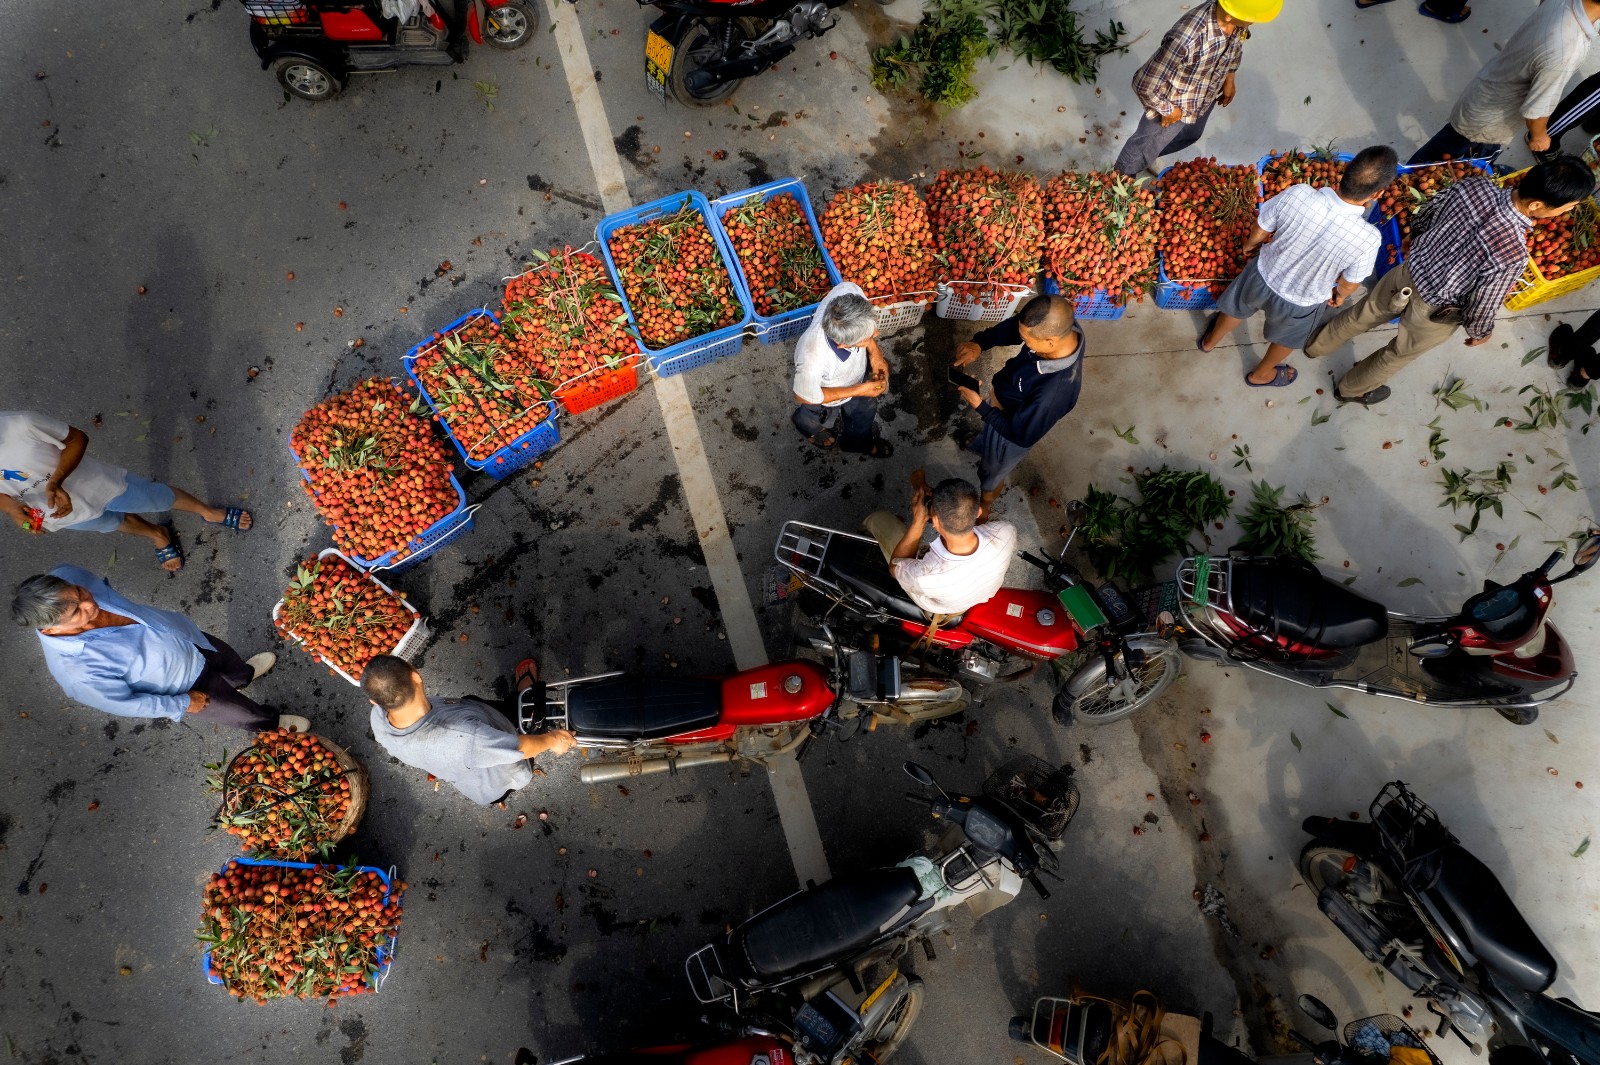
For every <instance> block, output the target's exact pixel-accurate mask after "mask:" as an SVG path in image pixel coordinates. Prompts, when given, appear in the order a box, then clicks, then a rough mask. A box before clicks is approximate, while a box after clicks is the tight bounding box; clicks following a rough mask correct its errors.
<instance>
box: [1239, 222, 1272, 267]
mask: <svg viewBox="0 0 1600 1065" xmlns="http://www.w3.org/2000/svg"><path fill="white" fill-rule="evenodd" d="M1271 239H1272V232H1271V231H1270V230H1266V229H1262V228H1261V224H1260V223H1259V222H1258V223H1256V224H1255V225H1253V226H1251V227H1250V235H1249V236H1248V237H1245V238H1244V249H1243V251H1244V254H1245V258H1249V257H1250V256H1252V255H1254V254H1255V253H1256V249H1258V248H1260V247H1261V245H1263V244H1265V243H1266V242H1267V241H1269V240H1271Z"/></svg>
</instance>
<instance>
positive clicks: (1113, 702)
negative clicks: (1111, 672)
mask: <svg viewBox="0 0 1600 1065" xmlns="http://www.w3.org/2000/svg"><path fill="white" fill-rule="evenodd" d="M1127 646H1128V647H1130V648H1134V649H1136V650H1139V651H1143V652H1144V656H1145V657H1144V663H1143V664H1142V665H1139V666H1136V667H1134V668H1133V669H1132V671H1131V673H1132V675H1131V677H1130V678H1129V679H1130V680H1131V681H1132V683H1133V689H1132V692H1131V693H1129V692H1127V691H1125V690H1124V688H1123V686H1122V685H1121V684H1117V685H1115V686H1113V685H1112V684H1110V683H1109V682H1108V680H1107V677H1106V667H1105V660H1104V659H1103V658H1101V657H1100V656H1099V655H1098V654H1094V655H1093V656H1092V657H1091V658H1090V660H1089V662H1088V664H1087V665H1086V666H1085V667H1084V669H1080V670H1079V672H1078V673H1075V674H1073V675H1072V676H1071V677H1069V678H1068V679H1067V682H1066V683H1065V684H1063V685H1062V686H1061V690H1060V691H1058V692H1057V693H1056V704H1057V705H1056V708H1057V710H1058V711H1070V712H1071V714H1072V716H1073V717H1075V718H1082V719H1083V720H1085V721H1087V722H1088V723H1089V724H1091V725H1107V724H1110V723H1111V722H1113V721H1121V720H1122V719H1123V718H1125V717H1127V716H1128V715H1129V714H1131V713H1133V712H1134V711H1135V710H1139V709H1141V708H1143V707H1145V706H1148V705H1149V704H1150V703H1151V702H1153V701H1154V700H1155V699H1156V697H1157V696H1159V695H1160V694H1161V693H1162V692H1164V691H1166V690H1167V688H1169V687H1170V686H1171V685H1172V682H1173V681H1175V680H1177V679H1178V667H1179V665H1180V664H1181V661H1182V659H1181V657H1180V656H1179V654H1178V647H1177V645H1176V644H1174V643H1173V642H1172V641H1171V640H1164V639H1162V638H1161V637H1159V636H1133V637H1130V638H1129V639H1128V641H1127ZM1085 670H1088V671H1090V672H1089V674H1088V678H1087V679H1086V680H1080V677H1083V676H1084V673H1085ZM1074 682H1077V683H1076V684H1075V683H1074Z"/></svg>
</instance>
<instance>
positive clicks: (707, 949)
mask: <svg viewBox="0 0 1600 1065" xmlns="http://www.w3.org/2000/svg"><path fill="white" fill-rule="evenodd" d="M683 971H684V975H685V976H687V977H688V978H689V990H690V991H693V992H694V997H695V999H696V1000H698V1001H699V1002H700V1003H701V1004H702V1005H706V1006H711V1005H715V1004H717V1003H721V1002H729V1003H731V1004H732V1007H733V1011H734V1012H735V1013H738V1012H739V991H738V989H737V988H735V987H734V986H733V985H732V984H730V983H729V982H728V981H727V979H726V977H724V976H723V968H722V958H721V957H719V956H718V954H717V945H716V944H715V943H707V944H706V945H705V946H703V947H701V948H700V949H699V950H697V951H695V952H694V953H693V954H691V955H689V956H688V957H687V958H685V959H684V962H683ZM718 987H723V988H726V990H725V991H723V992H722V993H721V994H718V992H717V988H718Z"/></svg>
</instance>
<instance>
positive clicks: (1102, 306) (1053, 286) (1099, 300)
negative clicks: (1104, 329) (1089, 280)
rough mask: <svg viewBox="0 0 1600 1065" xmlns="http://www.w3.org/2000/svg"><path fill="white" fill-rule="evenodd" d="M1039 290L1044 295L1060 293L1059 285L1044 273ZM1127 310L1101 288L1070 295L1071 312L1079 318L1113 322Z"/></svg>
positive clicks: (1057, 294)
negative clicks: (1079, 294)
mask: <svg viewBox="0 0 1600 1065" xmlns="http://www.w3.org/2000/svg"><path fill="white" fill-rule="evenodd" d="M1040 291H1041V292H1043V293H1044V294H1045V295H1046V296H1059V295H1061V285H1060V284H1059V283H1058V282H1057V281H1056V279H1055V278H1053V277H1051V276H1050V275H1049V274H1045V275H1044V283H1043V284H1042V285H1041V286H1040ZM1125 310H1127V307H1126V306H1125V305H1124V304H1123V303H1117V302H1116V301H1115V300H1113V299H1112V298H1111V297H1110V296H1109V295H1108V294H1107V293H1106V290H1105V289H1103V288H1097V289H1094V290H1093V291H1091V292H1089V293H1088V294H1087V295H1083V296H1073V297H1072V313H1073V314H1074V315H1076V316H1077V317H1079V318H1093V319H1097V320H1099V321H1102V322H1114V321H1116V320H1117V319H1118V318H1121V317H1122V312H1123V311H1125Z"/></svg>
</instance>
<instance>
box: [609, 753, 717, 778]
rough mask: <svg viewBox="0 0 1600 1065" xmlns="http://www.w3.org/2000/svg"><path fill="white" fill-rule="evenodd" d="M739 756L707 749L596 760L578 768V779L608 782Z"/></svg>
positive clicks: (714, 762)
mask: <svg viewBox="0 0 1600 1065" xmlns="http://www.w3.org/2000/svg"><path fill="white" fill-rule="evenodd" d="M737 757H739V756H738V755H737V754H736V753H734V752H733V751H707V752H703V753H700V754H683V755H679V756H678V757H677V758H646V759H645V760H644V761H642V762H596V763H594V764H593V765H586V766H583V767H582V768H580V769H579V770H578V779H579V780H581V781H583V782H584V783H585V784H606V783H609V782H611V781H613V780H626V779H627V778H629V777H642V776H647V775H648V774H650V773H665V772H667V771H668V770H672V769H693V768H696V767H698V766H703V765H727V764H728V763H729V762H731V761H733V760H734V759H735V758H737Z"/></svg>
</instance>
